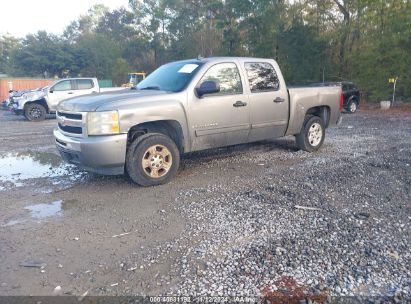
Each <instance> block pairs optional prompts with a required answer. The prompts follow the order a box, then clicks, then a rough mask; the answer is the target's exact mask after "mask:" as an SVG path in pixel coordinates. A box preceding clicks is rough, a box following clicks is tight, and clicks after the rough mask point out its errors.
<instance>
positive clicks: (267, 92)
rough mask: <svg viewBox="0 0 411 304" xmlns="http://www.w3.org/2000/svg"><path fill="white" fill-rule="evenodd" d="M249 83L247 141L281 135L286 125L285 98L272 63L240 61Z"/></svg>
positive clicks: (287, 109) (286, 100) (284, 89)
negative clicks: (248, 129) (249, 128)
mask: <svg viewBox="0 0 411 304" xmlns="http://www.w3.org/2000/svg"><path fill="white" fill-rule="evenodd" d="M244 68H245V70H246V74H247V78H248V82H249V86H250V95H249V100H250V121H251V131H250V135H249V139H248V141H249V142H252V141H258V140H264V139H269V138H276V137H281V136H284V134H285V132H286V130H287V126H288V115H289V101H288V92H287V88H286V87H285V85H283V86H281V85H280V81H279V79H278V76H277V73H276V71H275V68H274V66H273V65H272V64H271V63H269V62H246V63H245V64H244Z"/></svg>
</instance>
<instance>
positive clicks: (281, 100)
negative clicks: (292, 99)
mask: <svg viewBox="0 0 411 304" xmlns="http://www.w3.org/2000/svg"><path fill="white" fill-rule="evenodd" d="M284 101H285V99H284V98H281V97H277V98H276V99H274V100H273V102H284Z"/></svg>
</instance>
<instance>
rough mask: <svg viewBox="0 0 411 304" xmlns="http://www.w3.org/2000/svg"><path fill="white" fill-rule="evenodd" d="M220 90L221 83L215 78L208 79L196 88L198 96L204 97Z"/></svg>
mask: <svg viewBox="0 0 411 304" xmlns="http://www.w3.org/2000/svg"><path fill="white" fill-rule="evenodd" d="M218 92H220V84H219V83H218V82H217V81H214V80H206V81H204V82H203V83H201V85H200V87H199V88H196V93H197V96H198V97H200V98H201V97H202V96H203V95H205V94H212V93H218Z"/></svg>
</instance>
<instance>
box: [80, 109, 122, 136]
mask: <svg viewBox="0 0 411 304" xmlns="http://www.w3.org/2000/svg"><path fill="white" fill-rule="evenodd" d="M87 130H88V134H89V135H109V134H118V133H120V124H119V121H118V112H117V111H109V112H90V113H88V115H87Z"/></svg>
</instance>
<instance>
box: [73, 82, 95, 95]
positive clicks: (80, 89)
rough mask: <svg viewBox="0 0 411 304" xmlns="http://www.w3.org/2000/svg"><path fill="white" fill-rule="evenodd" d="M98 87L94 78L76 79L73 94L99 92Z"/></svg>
mask: <svg viewBox="0 0 411 304" xmlns="http://www.w3.org/2000/svg"><path fill="white" fill-rule="evenodd" d="M97 91H98V88H95V85H94V82H93V80H92V79H75V80H74V90H73V96H81V95H86V94H91V93H93V92H97Z"/></svg>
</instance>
